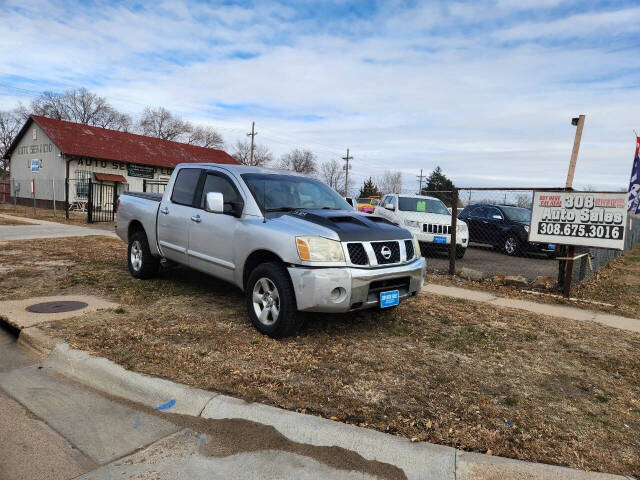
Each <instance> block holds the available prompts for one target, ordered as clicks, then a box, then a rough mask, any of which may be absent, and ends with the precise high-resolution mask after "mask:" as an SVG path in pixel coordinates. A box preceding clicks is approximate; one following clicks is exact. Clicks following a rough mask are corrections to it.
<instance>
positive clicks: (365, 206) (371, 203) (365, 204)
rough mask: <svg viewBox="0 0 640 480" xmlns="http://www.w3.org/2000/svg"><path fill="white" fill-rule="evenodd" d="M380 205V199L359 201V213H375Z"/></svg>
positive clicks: (360, 199) (369, 198) (361, 199)
mask: <svg viewBox="0 0 640 480" xmlns="http://www.w3.org/2000/svg"><path fill="white" fill-rule="evenodd" d="M379 204H380V197H368V198H359V199H358V211H359V212H363V213H373V212H374V210H375V209H376V207H377V206H378V205H379Z"/></svg>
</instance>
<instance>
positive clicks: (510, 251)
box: [502, 235, 518, 256]
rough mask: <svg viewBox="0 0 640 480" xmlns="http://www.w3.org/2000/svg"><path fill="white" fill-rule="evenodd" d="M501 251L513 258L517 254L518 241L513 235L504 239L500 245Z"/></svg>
mask: <svg viewBox="0 0 640 480" xmlns="http://www.w3.org/2000/svg"><path fill="white" fill-rule="evenodd" d="M502 251H503V252H504V253H506V254H507V255H509V256H514V255H516V254H517V253H518V239H517V238H516V237H514V236H513V235H509V236H508V237H507V238H505V240H504V243H503V244H502Z"/></svg>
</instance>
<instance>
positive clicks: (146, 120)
mask: <svg viewBox="0 0 640 480" xmlns="http://www.w3.org/2000/svg"><path fill="white" fill-rule="evenodd" d="M137 127H138V129H139V130H140V131H141V132H142V134H143V135H147V136H149V137H156V138H162V139H163V140H172V141H178V140H179V138H180V137H183V136H185V135H188V134H189V132H190V131H191V129H192V127H191V125H190V124H189V122H185V121H184V120H182V119H181V118H180V117H178V116H176V115H174V114H173V113H171V112H170V111H169V110H167V109H166V108H164V107H158V108H151V107H146V108H145V109H144V111H143V112H142V116H141V117H140V120H138V125H137Z"/></svg>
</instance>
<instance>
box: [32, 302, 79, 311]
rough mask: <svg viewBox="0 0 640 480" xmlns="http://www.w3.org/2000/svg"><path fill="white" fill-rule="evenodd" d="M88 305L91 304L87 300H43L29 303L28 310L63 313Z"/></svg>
mask: <svg viewBox="0 0 640 480" xmlns="http://www.w3.org/2000/svg"><path fill="white" fill-rule="evenodd" d="M88 306H89V304H88V303H85V302H72V301H66V300H61V301H59V302H42V303H36V304H35V305H29V306H28V307H27V311H28V312H32V313H61V312H73V311H74V310H80V309H83V308H85V307H88Z"/></svg>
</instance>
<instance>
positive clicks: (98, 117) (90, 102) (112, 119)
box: [16, 88, 131, 131]
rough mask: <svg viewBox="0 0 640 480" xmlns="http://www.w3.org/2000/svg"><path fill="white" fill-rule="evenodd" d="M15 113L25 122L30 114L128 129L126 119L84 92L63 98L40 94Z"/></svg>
mask: <svg viewBox="0 0 640 480" xmlns="http://www.w3.org/2000/svg"><path fill="white" fill-rule="evenodd" d="M16 111H17V112H18V114H19V115H20V116H21V117H22V118H23V119H25V120H26V118H27V117H28V116H29V115H30V114H35V115H41V116H43V117H48V118H55V119H58V120H68V121H70V122H76V123H83V124H85V125H94V126H96V127H102V128H109V129H112V130H122V131H128V130H129V129H130V128H131V117H129V115H127V114H126V113H122V112H119V111H118V110H116V109H115V108H114V107H112V106H111V105H110V104H109V102H108V101H107V99H106V98H104V97H101V96H99V95H97V94H95V93H93V92H90V91H89V90H87V89H86V88H77V89H74V90H68V91H66V92H65V93H63V94H56V93H54V92H44V93H43V94H42V95H40V96H38V97H37V98H35V99H34V100H33V101H32V102H31V105H30V108H27V107H25V106H24V105H22V104H19V105H18V108H17V109H16Z"/></svg>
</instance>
